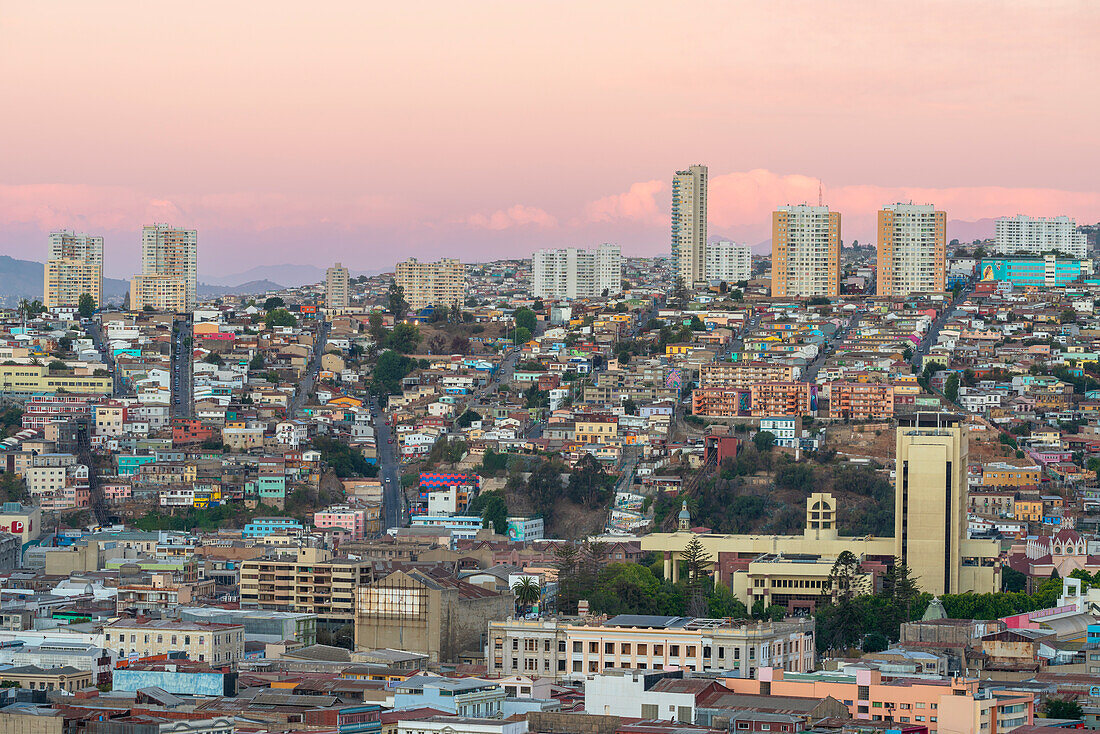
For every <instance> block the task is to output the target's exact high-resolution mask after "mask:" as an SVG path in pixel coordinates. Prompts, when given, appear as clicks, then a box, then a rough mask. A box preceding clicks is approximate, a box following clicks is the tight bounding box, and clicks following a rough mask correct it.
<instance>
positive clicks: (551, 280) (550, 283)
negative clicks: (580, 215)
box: [532, 243, 623, 300]
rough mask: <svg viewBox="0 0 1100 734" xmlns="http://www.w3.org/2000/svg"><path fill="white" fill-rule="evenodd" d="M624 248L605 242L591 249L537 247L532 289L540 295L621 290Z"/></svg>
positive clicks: (583, 295)
mask: <svg viewBox="0 0 1100 734" xmlns="http://www.w3.org/2000/svg"><path fill="white" fill-rule="evenodd" d="M622 280H623V258H622V248H620V247H619V246H618V245H613V244H610V243H604V244H602V245H599V246H598V247H596V248H595V249H592V250H582V249H580V248H577V247H566V248H562V249H556V250H536V251H535V254H534V255H533V256H532V291H533V293H534V295H535V296H536V297H537V298H554V299H567V300H574V299H577V298H597V297H599V296H600V295H602V294H603V292H604V291H607V293H608V295H614V294H616V293H619V292H620V291H621V290H622Z"/></svg>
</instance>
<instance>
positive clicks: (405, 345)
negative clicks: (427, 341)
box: [386, 324, 421, 354]
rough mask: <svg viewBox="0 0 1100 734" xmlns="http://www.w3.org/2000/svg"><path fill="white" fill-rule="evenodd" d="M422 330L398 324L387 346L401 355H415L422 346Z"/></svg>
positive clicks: (409, 325)
mask: <svg viewBox="0 0 1100 734" xmlns="http://www.w3.org/2000/svg"><path fill="white" fill-rule="evenodd" d="M420 340H421V336H420V329H419V327H416V326H414V325H412V324H397V325H396V326H394V327H393V331H392V332H390V335H389V337H388V338H387V339H386V346H387V347H389V348H390V349H392V350H394V351H396V352H400V353H401V354H414V353H415V352H416V350H417V347H419V346H420Z"/></svg>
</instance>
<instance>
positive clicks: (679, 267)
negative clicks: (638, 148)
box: [672, 164, 707, 288]
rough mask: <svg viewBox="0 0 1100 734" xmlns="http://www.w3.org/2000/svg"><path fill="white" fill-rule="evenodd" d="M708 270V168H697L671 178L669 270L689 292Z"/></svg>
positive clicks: (691, 168) (705, 275)
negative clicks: (670, 264) (670, 255)
mask: <svg viewBox="0 0 1100 734" xmlns="http://www.w3.org/2000/svg"><path fill="white" fill-rule="evenodd" d="M706 266H707V167H706V166H702V165H699V164H696V165H694V166H690V167H689V168H687V170H684V171H677V172H676V175H675V176H673V177H672V267H673V270H674V272H675V276H676V277H677V278H683V280H684V285H685V286H687V287H688V288H691V287H692V286H693V285H695V284H696V283H700V282H702V281H705V280H706V278H707V274H706Z"/></svg>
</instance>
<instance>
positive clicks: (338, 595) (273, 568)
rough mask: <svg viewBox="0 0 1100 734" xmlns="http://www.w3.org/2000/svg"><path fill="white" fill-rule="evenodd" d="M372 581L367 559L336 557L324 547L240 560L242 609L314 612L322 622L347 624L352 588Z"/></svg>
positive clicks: (352, 611)
mask: <svg viewBox="0 0 1100 734" xmlns="http://www.w3.org/2000/svg"><path fill="white" fill-rule="evenodd" d="M370 580H371V566H370V564H369V563H367V562H364V561H349V560H347V559H337V560H334V559H333V557H332V551H328V550H325V549H322V548H300V549H298V552H297V555H277V556H274V557H262V558H253V559H251V560H248V561H244V562H243V563H242V564H241V581H240V588H241V608H242V609H245V608H251V609H268V610H271V611H276V612H298V613H305V614H316V615H317V619H318V620H319V621H320V622H322V623H333V624H351V623H352V622H353V621H354V620H355V595H356V592H357V590H358V589H359V587H360V586H363V585H366V584H369V583H370Z"/></svg>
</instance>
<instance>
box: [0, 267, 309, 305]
mask: <svg viewBox="0 0 1100 734" xmlns="http://www.w3.org/2000/svg"><path fill="white" fill-rule="evenodd" d="M286 267H293V266H286ZM43 268H44V265H43V264H42V263H40V262H36V261H34V260H17V259H16V258H14V257H10V256H8V255H0V306H5V307H12V306H16V305H18V303H19V301H20V300H22V299H24V298H28V299H35V298H38V299H41V298H42V271H43ZM260 269H262V268H254V270H260ZM321 277H322V278H323V277H324V273H323V272H322V273H321ZM229 280H230V282H229V283H223V284H208V283H199V285H198V292H199V295H200V296H204V297H214V298H217V297H218V296H226V295H247V296H251V295H260V294H263V293H267V292H268V291H279V290H283V286H281V285H279V283H277V282H275V281H272V280H269V279H266V278H254V279H251V280H235V281H234V280H232V279H229ZM306 282H307V283H309V282H313V283H316V282H319V281H317V280H313V281H306ZM129 290H130V281H128V280H121V279H119V278H104V279H103V300H105V301H106V302H108V303H122V300H123V299H124V298H125V297H126V293H127V292H128V291H129Z"/></svg>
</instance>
